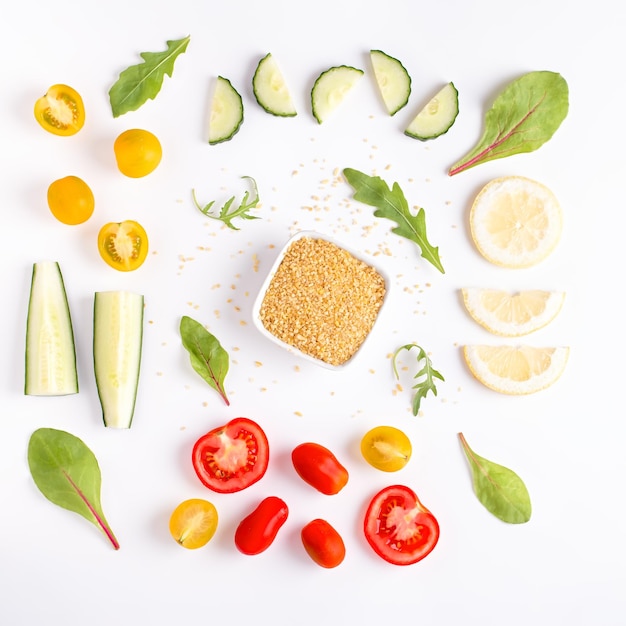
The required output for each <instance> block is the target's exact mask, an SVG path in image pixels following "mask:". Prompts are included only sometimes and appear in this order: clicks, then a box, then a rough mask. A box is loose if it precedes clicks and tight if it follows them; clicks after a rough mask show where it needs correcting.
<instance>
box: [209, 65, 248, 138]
mask: <svg viewBox="0 0 626 626" xmlns="http://www.w3.org/2000/svg"><path fill="white" fill-rule="evenodd" d="M242 123H243V100H242V99H241V96H240V95H239V92H238V91H237V90H236V89H235V88H234V87H233V86H232V84H231V82H230V81H229V80H228V79H227V78H224V77H223V76H218V77H217V82H216V84H215V91H214V93H213V98H212V100H211V110H210V115H209V143H210V144H216V143H221V142H222V141H228V140H229V139H232V138H233V137H234V135H235V134H236V133H237V131H238V130H239V128H240V127H241V124H242Z"/></svg>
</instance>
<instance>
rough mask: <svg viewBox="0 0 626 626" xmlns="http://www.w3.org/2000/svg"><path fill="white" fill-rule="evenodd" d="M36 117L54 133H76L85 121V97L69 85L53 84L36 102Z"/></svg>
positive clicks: (66, 134)
mask: <svg viewBox="0 0 626 626" xmlns="http://www.w3.org/2000/svg"><path fill="white" fill-rule="evenodd" d="M35 119H36V120H37V121H38V122H39V124H40V125H41V127H42V128H45V130H47V131H48V132H50V133H53V134H54V135H61V136H65V137H67V136H69V135H75V134H76V133H77V132H78V131H79V130H80V129H81V128H82V127H83V124H84V123H85V106H84V105H83V99H82V98H81V97H80V94H79V93H78V92H77V91H75V90H74V89H72V88H71V87H69V86H68V85H52V87H50V89H48V91H47V92H46V94H45V95H43V96H42V97H41V98H39V99H38V100H37V102H35Z"/></svg>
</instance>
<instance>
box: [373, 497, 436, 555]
mask: <svg viewBox="0 0 626 626" xmlns="http://www.w3.org/2000/svg"><path fill="white" fill-rule="evenodd" d="M364 532H365V538H366V539H367V542H368V543H369V544H370V546H371V547H372V549H373V550H374V552H375V553H376V554H378V556H380V557H381V558H382V559H384V560H385V561H387V562H389V563H391V564H393V565H411V564H413V563H417V562H418V561H421V560H422V559H423V558H424V557H426V556H428V555H429V554H430V553H431V552H432V550H433V548H434V547H435V546H436V545H437V541H438V540H439V524H438V523H437V520H436V519H435V516H434V515H433V514H432V513H431V512H430V511H429V510H428V509H427V508H426V507H425V506H424V505H423V504H422V503H421V502H420V501H419V498H418V497H417V494H416V493H415V492H414V491H413V490H412V489H410V488H409V487H405V486H404V485H392V486H390V487H385V488H384V489H382V490H381V491H379V492H378V493H377V494H376V495H375V496H374V497H373V498H372V500H371V501H370V504H369V506H368V508H367V511H366V513H365V524H364Z"/></svg>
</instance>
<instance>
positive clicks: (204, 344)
mask: <svg viewBox="0 0 626 626" xmlns="http://www.w3.org/2000/svg"><path fill="white" fill-rule="evenodd" d="M180 336H181V339H182V341H183V347H184V348H185V350H187V352H189V359H190V361H191V366H192V367H193V369H194V370H195V371H196V373H198V374H199V375H200V376H201V377H202V378H203V379H204V380H205V381H206V382H207V383H208V384H209V385H210V386H211V387H213V389H215V391H217V393H219V394H220V396H221V397H222V400H224V402H225V403H226V405H229V404H230V402H229V401H228V396H227V395H226V391H225V389H224V380H225V378H226V374H227V373H228V368H229V365H230V360H229V358H228V352H226V350H224V348H222V344H221V343H220V342H219V340H218V339H217V337H215V336H214V335H212V334H211V333H210V332H209V331H208V330H207V329H206V328H205V327H204V326H203V325H202V324H200V322H196V320H193V319H191V318H190V317H187V316H186V315H183V317H182V318H181V320H180Z"/></svg>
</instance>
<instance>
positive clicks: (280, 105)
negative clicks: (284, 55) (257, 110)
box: [252, 53, 297, 117]
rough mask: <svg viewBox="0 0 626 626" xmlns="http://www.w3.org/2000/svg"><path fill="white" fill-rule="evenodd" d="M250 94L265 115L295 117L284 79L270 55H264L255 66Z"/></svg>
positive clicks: (294, 108)
mask: <svg viewBox="0 0 626 626" xmlns="http://www.w3.org/2000/svg"><path fill="white" fill-rule="evenodd" d="M252 92H253V93H254V97H255V98H256V101H257V102H258V103H259V106H260V107H261V108H262V109H263V110H264V111H266V112H267V113H271V114H272V115H276V116H278V117H294V116H295V115H297V111H296V107H295V105H294V103H293V99H292V98H291V93H290V91H289V88H288V87H287V83H286V81H285V77H284V76H283V74H282V72H281V71H280V68H279V67H278V63H276V60H275V59H274V57H273V56H272V54H271V53H269V54H266V55H265V56H264V57H263V58H262V59H261V60H260V61H259V64H258V65H257V68H256V71H255V72H254V76H253V77H252Z"/></svg>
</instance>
